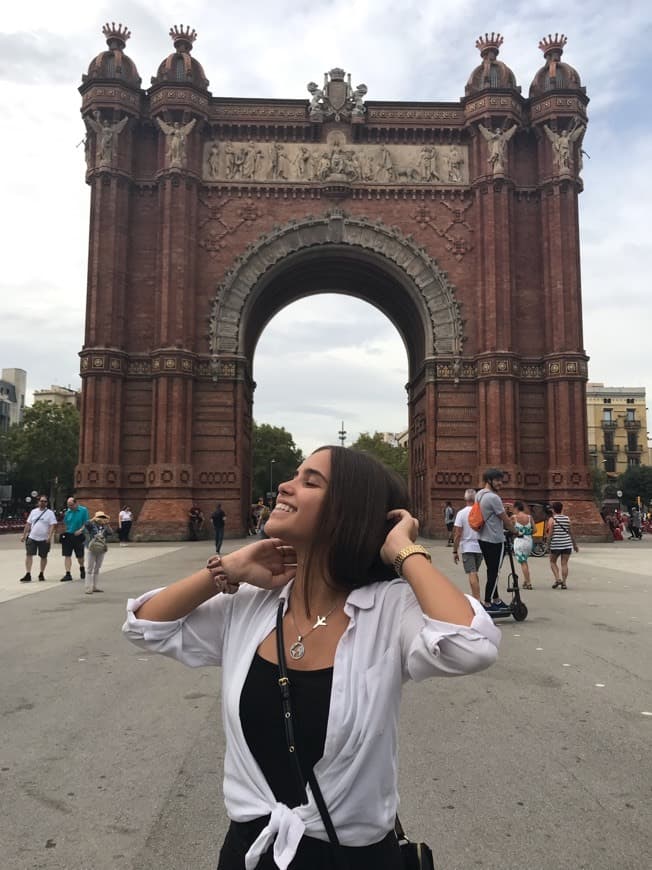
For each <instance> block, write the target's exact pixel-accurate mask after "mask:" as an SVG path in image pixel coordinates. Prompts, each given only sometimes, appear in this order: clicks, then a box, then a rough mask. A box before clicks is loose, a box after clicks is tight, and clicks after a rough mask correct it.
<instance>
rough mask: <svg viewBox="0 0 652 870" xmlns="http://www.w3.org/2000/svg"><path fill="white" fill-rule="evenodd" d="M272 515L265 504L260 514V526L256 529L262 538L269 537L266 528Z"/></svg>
mask: <svg viewBox="0 0 652 870" xmlns="http://www.w3.org/2000/svg"><path fill="white" fill-rule="evenodd" d="M270 514H271V511H270V509H269V506H268V505H266V504H263V506H262V508H261V509H260V513H259V514H258V526H257V527H256V531H257V533H258V535H259V536H260V537H261V538H266V537H267V535H266V534H265V526H266V524H267V520H268V519H269V515H270Z"/></svg>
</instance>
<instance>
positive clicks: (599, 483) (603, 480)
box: [590, 468, 610, 507]
mask: <svg viewBox="0 0 652 870" xmlns="http://www.w3.org/2000/svg"><path fill="white" fill-rule="evenodd" d="M590 474H591V488H592V489H593V501H594V502H595V503H596V504H597V505H598V507H602V502H603V501H604V500H605V498H608V497H610V493H609V492H608V490H610V487H609V486H608V483H609V478H608V477H607V472H606V471H604V470H603V469H602V468H592V469H591V471H590Z"/></svg>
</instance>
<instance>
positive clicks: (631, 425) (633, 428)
mask: <svg viewBox="0 0 652 870" xmlns="http://www.w3.org/2000/svg"><path fill="white" fill-rule="evenodd" d="M640 428H641V421H640V420H625V429H629V430H630V432H638V430H639V429H640Z"/></svg>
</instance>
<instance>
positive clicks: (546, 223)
mask: <svg viewBox="0 0 652 870" xmlns="http://www.w3.org/2000/svg"><path fill="white" fill-rule="evenodd" d="M103 32H104V34H105V36H106V39H107V43H108V48H107V49H106V50H105V51H103V52H102V53H100V54H99V55H98V56H97V57H96V58H95V59H94V60H93V61H92V62H91V64H90V67H89V70H88V74H87V75H85V76H84V77H83V84H82V85H81V88H80V91H81V94H82V115H83V118H84V121H85V123H86V126H87V130H88V136H87V143H86V158H87V173H86V180H87V182H88V184H89V185H90V187H91V218H90V252H89V270H88V301H87V315H86V335H85V342H84V347H83V349H82V351H81V375H82V379H83V391H82V437H81V448H80V459H79V465H78V467H77V492H78V494H79V496H80V497H81V498H83V499H84V500H85V501H86V502H87V503H88V504H90V505H91V506H93V505H97V504H101V505H102V506H103V507H104V509H105V510H107V511H109V513H111V514H112V515H114V516H115V515H116V514H117V511H118V509H119V505H120V504H121V503H122V504H124V503H129V504H130V505H131V506H132V508H133V509H134V510H135V514H136V518H137V527H138V530H139V533H140V536H141V537H143V538H155V537H160V538H163V537H166V538H181V537H183V536H185V534H186V528H187V525H186V524H187V513H188V509H189V508H190V506H191V504H192V503H193V502H196V503H197V504H199V505H200V506H201V507H203V508H204V510H205V511H208V510H209V509H212V508H213V506H214V504H215V502H216V501H217V500H219V501H221V502H222V505H223V507H224V509H225V511H226V513H227V515H228V518H229V523H228V525H229V532H230V533H239V534H242V533H243V532H244V529H245V517H246V514H247V510H248V507H249V504H250V499H251V496H252V493H251V466H252V456H251V452H252V450H251V435H252V405H253V397H254V388H255V384H254V382H253V379H252V371H253V369H252V365H253V356H254V352H255V349H256V343H257V342H258V339H259V338H260V336H261V333H262V331H263V329H264V328H265V325H266V324H267V323H268V322H269V320H270V318H272V317H273V316H274V315H275V314H276V313H277V312H278V311H280V310H281V309H282V308H283V307H284V306H286V305H288V304H289V303H291V302H293V301H294V300H296V299H299V298H301V297H305V296H308V295H310V294H314V293H319V292H322V291H328V292H333V291H336V292H341V293H345V294H350V295H353V296H357V297H359V298H361V299H364V300H366V301H368V302H369V303H371V304H372V305H374V306H376V307H377V308H378V309H380V310H381V311H382V312H384V313H385V314H386V316H387V317H388V318H389V319H390V320H391V321H392V323H393V324H394V325H395V327H396V329H397V330H398V331H399V333H400V335H401V336H402V338H403V341H404V343H405V347H406V349H407V356H408V364H409V381H408V384H407V402H408V408H409V449H410V476H411V490H412V497H413V507H414V510H415V512H416V513H417V515H418V516H419V518H420V520H421V522H422V530H423V531H424V532H425V533H426V534H438V533H441V532H442V530H443V516H442V507H443V504H444V502H445V501H446V500H447V499H451V500H453V501H454V502H455V503H457V504H459V503H460V502H461V494H462V491H463V490H464V488H465V487H467V486H472V485H476V484H477V483H478V480H479V476H480V474H481V472H482V469H483V468H484V467H485V466H489V465H491V466H499V467H501V468H503V469H505V471H506V473H507V476H508V485H507V487H506V494H507V495H508V496H512V497H518V496H521V497H524V499H525V500H527V501H530V502H532V501H538V502H544V501H548V500H551V499H553V498H558V499H560V500H562V501H564V502H565V503H568V510H569V512H570V513H571V514H572V516H573V518H574V521H575V523H576V526H577V528H578V530H579V531H581V532H583V533H584V534H600V533H601V532H602V524H601V523H600V521H599V517H598V515H597V512H596V510H595V508H594V507H593V504H592V499H591V488H590V480H589V472H588V454H587V443H586V440H587V435H586V406H585V383H586V379H587V356H586V354H585V352H584V349H583V342H582V315H581V292H580V263H579V228H578V194H579V193H580V191H581V190H582V181H581V177H580V172H581V164H582V150H581V143H582V136H583V133H584V131H585V128H586V122H587V117H586V106H587V103H588V98H587V96H586V92H585V88H584V87H582V85H581V82H580V78H579V76H578V74H577V72H576V71H575V70H574V69H573V68H572V67H571V66H569V65H568V64H567V63H565V62H564V61H563V60H562V59H561V57H562V52H563V49H564V46H565V43H566V38H565V37H564V36H561V35H555V36H549V37H545V38H544V39H543V40H542V41H541V43H540V45H539V48H540V49H541V50H542V51H543V55H544V63H543V66H542V67H541V69H540V70H539V72H538V73H537V74H536V76H535V78H534V81H533V82H532V84H531V87H530V91H529V97H528V98H525V97H524V96H523V95H522V93H521V88H520V87H519V86H518V85H517V83H516V78H515V76H514V74H513V73H512V71H511V70H510V69H509V67H507V66H506V65H505V64H504V63H503V62H502V61H501V60H499V59H498V54H499V49H500V47H501V44H502V38H501V36H500V35H499V34H493V33H492V34H487V35H485V36H484V37H480V38H479V39H478V40H477V43H476V46H477V48H478V49H479V51H480V55H481V58H480V61H481V62H480V65H479V66H478V67H477V68H476V69H475V70H474V71H473V72H472V73H471V76H470V78H469V80H468V83H467V85H466V88H465V95H464V97H462V99H461V100H460V101H459V102H457V103H439V102H400V103H398V102H384V101H382V100H379V101H376V100H367V90H368V89H367V87H366V86H365V85H362V84H361V85H358V86H357V87H355V86H353V85H352V84H351V77H350V76H349V75H347V74H346V73H345V71H344V70H342V69H337V68H336V69H332V70H330V72H328V73H326V74H325V75H323V76H321V75H320V76H318V78H319V83H316V82H311V83H310V84H309V85H308V97H307V99H305V98H304V99H287V100H284V99H268V98H265V97H261V98H253V99H251V98H247V99H239V98H234V97H215V96H213V95H212V94H211V92H210V91H209V90H208V84H209V83H208V81H207V79H206V76H205V74H204V70H203V68H202V66H201V64H200V63H199V62H198V61H197V60H196V58H195V57H194V56H193V55H192V53H191V50H192V48H193V44H194V41H195V38H196V34H195V32H194V31H191V30H190V29H189V28H186V27H174V28H173V29H172V30H171V31H170V36H171V37H172V40H173V43H174V51H173V53H172V54H171V55H170V56H169V57H167V58H166V59H165V60H164V61H163V62H162V63H161V64H160V66H159V68H158V72H157V73H156V76H155V77H154V78H152V80H151V81H152V84H151V87H149V88H148V89H143V88H142V87H141V79H140V77H139V75H138V72H137V70H136V66H135V65H134V63H133V61H132V60H130V59H129V57H127V55H126V54H125V53H124V49H125V45H126V41H127V39H128V38H129V36H130V34H129V32H128V31H127V30H126V28H124V27H122V25H118V26H115V25H106V26H105V27H104V31H103ZM316 72H317V71H316ZM356 74H357V73H356ZM302 87H303V86H301V87H298V90H299V91H301V90H302Z"/></svg>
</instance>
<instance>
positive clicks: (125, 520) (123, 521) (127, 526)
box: [118, 505, 134, 547]
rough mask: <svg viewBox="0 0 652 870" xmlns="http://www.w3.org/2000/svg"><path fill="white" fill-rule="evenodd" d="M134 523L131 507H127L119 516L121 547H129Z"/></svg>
mask: <svg viewBox="0 0 652 870" xmlns="http://www.w3.org/2000/svg"><path fill="white" fill-rule="evenodd" d="M133 521H134V515H133V514H132V512H131V508H130V507H129V505H125V506H124V507H123V508H122V510H121V511H120V513H119V514H118V537H119V538H120V546H121V547H127V546H128V545H129V533H130V532H131V526H132V524H133Z"/></svg>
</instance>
